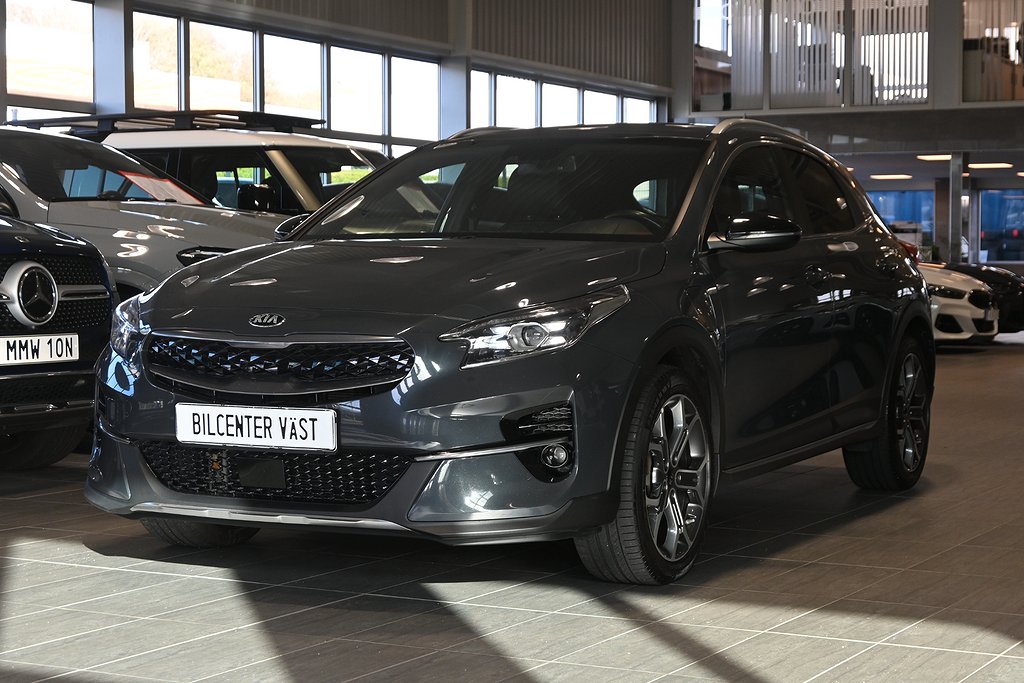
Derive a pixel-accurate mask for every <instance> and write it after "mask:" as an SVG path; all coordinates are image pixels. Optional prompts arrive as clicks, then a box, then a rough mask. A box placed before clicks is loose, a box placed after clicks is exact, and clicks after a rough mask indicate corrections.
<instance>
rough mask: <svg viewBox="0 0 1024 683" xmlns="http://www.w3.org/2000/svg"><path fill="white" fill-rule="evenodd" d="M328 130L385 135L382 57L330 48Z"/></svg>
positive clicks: (372, 53) (340, 48)
mask: <svg viewBox="0 0 1024 683" xmlns="http://www.w3.org/2000/svg"><path fill="white" fill-rule="evenodd" d="M331 128H334V129H335V130H350V131H352V132H355V133H368V134H370V135H380V134H382V133H383V132H384V57H383V56H382V55H379V54H377V53H375V52H362V51H360V50H349V49H346V48H343V47H332V48H331Z"/></svg>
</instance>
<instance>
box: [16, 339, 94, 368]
mask: <svg viewBox="0 0 1024 683" xmlns="http://www.w3.org/2000/svg"><path fill="white" fill-rule="evenodd" d="M73 360H78V335H77V334H41V335H36V336H21V337H0V365H26V364H28V363H65V362H68V361H73Z"/></svg>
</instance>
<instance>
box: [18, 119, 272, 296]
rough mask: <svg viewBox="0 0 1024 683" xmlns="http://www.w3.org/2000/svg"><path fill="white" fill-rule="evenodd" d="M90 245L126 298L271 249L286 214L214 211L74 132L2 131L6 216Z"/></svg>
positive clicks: (125, 157) (148, 170)
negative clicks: (226, 259) (206, 261)
mask: <svg viewBox="0 0 1024 683" xmlns="http://www.w3.org/2000/svg"><path fill="white" fill-rule="evenodd" d="M2 215H7V216H12V217H15V218H20V219H22V220H25V221H31V222H36V223H48V224H51V225H54V226H57V227H59V228H61V229H62V230H65V231H67V232H69V233H71V234H73V235H75V236H78V237H82V238H84V239H87V240H89V241H90V242H92V243H93V244H95V245H96V247H98V248H99V250H100V252H101V253H102V254H103V256H104V257H106V259H107V262H108V263H109V264H110V266H111V267H112V268H113V270H114V277H115V281H116V285H117V289H118V292H119V293H120V294H121V296H122V298H125V297H126V296H130V295H132V294H135V293H138V292H140V291H143V290H146V289H149V288H150V287H152V286H153V285H155V284H157V283H159V282H160V281H161V280H163V279H164V278H165V277H167V276H168V275H170V274H171V273H173V272H174V271H176V270H178V269H179V268H181V267H182V266H183V265H188V264H190V263H194V262H196V261H199V260H202V259H203V258H207V257H209V256H213V255H216V254H218V253H222V252H226V251H233V250H235V249H239V248H241V247H247V246H251V245H254V244H262V243H264V242H270V241H272V240H273V239H274V228H275V227H277V225H278V223H280V221H281V217H280V216H279V215H275V214H270V213H256V212H246V211H235V210H229V209H225V208H221V207H217V206H214V205H212V204H211V203H210V202H208V201H207V200H206V199H203V198H202V197H201V196H199V195H198V193H197V192H195V191H194V190H192V189H190V188H187V187H184V186H182V185H181V184H180V183H178V182H176V181H175V180H174V179H172V178H170V177H169V176H167V175H165V174H164V173H161V172H160V171H157V170H156V169H153V168H151V167H148V166H146V165H144V164H141V163H139V162H138V161H137V160H135V159H133V158H132V157H130V156H128V155H127V154H124V153H122V152H119V151H117V150H115V149H112V148H110V147H107V146H105V145H100V144H97V143H94V142H89V141H86V140H79V139H77V138H74V137H70V136H67V135H59V134H56V133H49V132H38V131H33V130H26V129H24V128H13V127H0V216H2Z"/></svg>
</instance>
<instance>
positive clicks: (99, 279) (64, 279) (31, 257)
mask: <svg viewBox="0 0 1024 683" xmlns="http://www.w3.org/2000/svg"><path fill="white" fill-rule="evenodd" d="M18 261H34V262H36V263H38V264H39V265H41V266H43V267H45V268H46V269H47V270H48V271H50V274H51V275H53V279H54V280H56V281H57V284H58V285H98V284H102V283H103V265H102V264H101V263H100V261H98V260H97V259H92V258H88V257H86V256H65V255H63V254H0V273H6V272H7V269H8V268H10V267H11V266H13V265H14V264H15V263H17V262H18Z"/></svg>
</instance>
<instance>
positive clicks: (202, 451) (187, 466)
mask: <svg viewBox="0 0 1024 683" xmlns="http://www.w3.org/2000/svg"><path fill="white" fill-rule="evenodd" d="M139 450H140V451H141V452H142V457H143V458H145V460H146V463H147V464H148V465H149V467H150V469H151V470H153V474H155V475H156V477H157V479H159V480H160V483H161V484H163V485H164V486H166V487H167V488H169V489H171V490H173V491H177V492H178V493H189V494H195V495H203V496H222V497H226V498H238V499H251V500H271V501H281V502H290V503H332V504H338V505H368V504H372V503H375V502H376V501H378V500H380V499H381V498H383V497H384V494H386V493H387V492H388V491H389V490H390V489H391V487H392V486H394V485H395V483H396V482H397V481H398V480H399V479H400V478H401V477H402V475H403V474H405V471H406V470H407V469H408V468H409V464H410V459H409V458H407V457H405V456H402V455H394V454H378V453H321V452H309V453H302V452H291V451H267V450H250V449H241V448H230V449H225V448H218V447H210V446H187V445H184V444H179V443H172V442H164V441H144V442H142V443H140V444H139ZM236 458H244V459H246V460H247V461H252V460H276V461H279V462H280V463H281V464H282V465H283V469H284V482H285V486H284V488H265V487H259V486H245V485H243V483H242V481H241V478H240V476H239V468H238V466H237V464H236V462H235V459H236Z"/></svg>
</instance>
